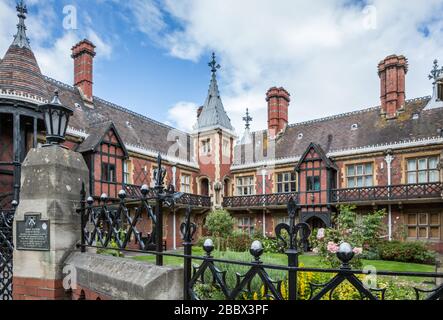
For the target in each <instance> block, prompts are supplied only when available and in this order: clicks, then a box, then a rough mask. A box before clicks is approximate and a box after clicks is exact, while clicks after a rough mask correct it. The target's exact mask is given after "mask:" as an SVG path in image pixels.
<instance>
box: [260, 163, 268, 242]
mask: <svg viewBox="0 0 443 320" xmlns="http://www.w3.org/2000/svg"><path fill="white" fill-rule="evenodd" d="M266 174H267V172H266V169H263V170H262V171H261V177H262V194H263V195H265V194H266ZM262 219H263V223H262V225H263V237H266V204H265V203H264V204H263V217H262Z"/></svg>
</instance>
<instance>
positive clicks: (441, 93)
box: [437, 82, 443, 101]
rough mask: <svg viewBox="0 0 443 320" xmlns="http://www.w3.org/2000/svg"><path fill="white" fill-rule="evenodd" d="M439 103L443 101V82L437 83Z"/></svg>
mask: <svg viewBox="0 0 443 320" xmlns="http://www.w3.org/2000/svg"><path fill="white" fill-rule="evenodd" d="M437 101H443V82H440V83H437Z"/></svg>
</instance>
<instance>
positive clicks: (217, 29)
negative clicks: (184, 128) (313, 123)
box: [138, 0, 443, 129]
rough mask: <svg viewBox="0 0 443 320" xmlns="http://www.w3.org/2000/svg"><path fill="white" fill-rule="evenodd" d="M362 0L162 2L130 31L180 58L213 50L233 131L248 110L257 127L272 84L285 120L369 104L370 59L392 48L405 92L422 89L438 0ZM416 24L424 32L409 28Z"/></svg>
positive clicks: (438, 40)
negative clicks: (288, 97) (403, 69)
mask: <svg viewBox="0 0 443 320" xmlns="http://www.w3.org/2000/svg"><path fill="white" fill-rule="evenodd" d="M366 2H367V3H369V4H370V5H373V7H371V8H375V10H376V11H374V10H369V11H364V10H363V6H362V5H361V4H360V5H357V4H354V5H352V3H351V1H348V0H335V1H331V0H319V1H309V2H308V1H303V0H280V1H278V2H276V1H272V0H243V1H237V0H223V1H222V0H219V1H207V0H182V1H173V0H164V2H163V6H162V7H161V9H160V6H157V10H153V9H152V8H149V10H148V11H147V13H148V14H147V16H154V17H155V19H154V20H152V21H153V23H152V25H149V26H147V25H146V24H147V23H149V20H148V19H147V20H144V22H143V23H144V25H143V26H140V29H141V30H142V27H143V28H144V30H148V32H146V33H147V34H148V35H149V36H150V37H151V38H155V39H156V41H158V42H159V44H161V45H162V46H164V47H165V48H166V49H167V50H168V51H169V53H170V54H171V55H173V56H176V57H178V58H181V59H188V60H193V61H198V60H200V59H201V58H204V59H205V61H206V59H207V58H208V57H206V55H208V54H209V51H210V50H215V51H216V52H217V54H218V56H219V57H221V64H222V66H223V69H222V70H221V72H219V75H220V77H221V79H220V89H221V93H222V97H223V100H224V102H225V107H226V109H227V110H228V112H229V116H230V117H231V119H232V121H233V124H234V126H235V127H236V128H240V129H241V128H243V124H242V123H241V119H242V116H243V114H244V110H245V108H246V107H249V109H250V110H251V112H252V116H253V117H254V122H253V128H254V129H261V128H264V127H266V115H267V113H266V102H265V99H264V98H265V93H266V91H267V89H269V87H271V86H274V85H276V86H283V87H285V88H286V89H287V90H288V91H289V92H290V93H291V94H292V103H291V106H290V114H289V117H290V122H299V121H303V120H308V119H313V118H318V117H322V116H326V115H331V114H337V113H342V112H346V111H352V110H357V109H361V108H365V107H370V106H373V105H378V104H379V79H378V76H377V63H378V62H379V61H380V60H381V59H383V58H384V57H385V56H387V55H389V54H393V53H396V54H404V55H406V56H407V57H408V58H409V62H410V69H409V70H410V71H409V74H408V76H407V96H408V98H414V97H418V96H423V95H427V94H430V93H431V84H430V82H429V81H428V80H427V74H428V72H429V70H430V69H431V67H432V61H433V59H434V58H436V57H440V59H442V62H443V15H442V11H443V1H442V0H429V1H426V4H424V3H423V1H421V0H410V1H402V0H390V1H385V0H373V1H366ZM150 3H151V5H153V4H155V2H150ZM354 3H357V2H354ZM358 3H361V2H358ZM153 12H154V13H155V14H153ZM368 12H376V14H377V15H376V20H370V21H371V22H372V21H376V28H375V29H371V28H367V22H368ZM138 14H140V12H138ZM166 17H167V18H168V20H166ZM369 18H370V17H369ZM171 20H173V21H174V24H172V25H169V26H168V27H166V26H165V23H166V22H165V21H171ZM423 25H426V26H427V28H428V30H429V32H430V35H429V37H425V36H424V35H423V33H421V32H419V31H418V30H419V28H420V26H423ZM153 34H154V35H153ZM199 103H201V102H199Z"/></svg>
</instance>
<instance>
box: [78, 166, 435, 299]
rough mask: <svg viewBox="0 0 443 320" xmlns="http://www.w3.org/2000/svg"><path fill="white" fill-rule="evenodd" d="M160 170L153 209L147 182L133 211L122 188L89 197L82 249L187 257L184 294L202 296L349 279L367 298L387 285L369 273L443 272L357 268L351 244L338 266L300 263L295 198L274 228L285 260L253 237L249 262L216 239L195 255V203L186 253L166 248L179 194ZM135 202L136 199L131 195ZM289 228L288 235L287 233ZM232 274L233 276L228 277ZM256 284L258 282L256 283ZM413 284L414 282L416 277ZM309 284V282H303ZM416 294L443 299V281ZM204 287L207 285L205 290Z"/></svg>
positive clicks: (285, 295) (159, 260)
mask: <svg viewBox="0 0 443 320" xmlns="http://www.w3.org/2000/svg"><path fill="white" fill-rule="evenodd" d="M158 162H159V163H158V164H159V165H158V168H160V169H159V171H158V172H156V181H157V184H156V187H155V188H154V190H153V192H154V194H155V199H156V205H155V208H153V207H151V205H150V204H149V203H148V202H147V201H146V198H147V194H148V193H149V191H148V189H147V187H143V188H142V189H141V190H140V194H141V198H140V199H139V203H138V205H136V207H135V209H133V210H134V211H133V212H132V213H131V212H130V210H129V209H128V207H127V206H126V193H125V192H124V191H121V192H120V193H119V197H120V204H119V205H117V206H108V205H107V204H106V198H105V197H103V198H102V203H101V204H100V205H98V206H94V204H93V200H92V199H91V198H90V199H85V200H84V201H82V206H81V208H80V209H79V210H78V211H79V212H80V214H81V217H82V219H81V220H82V229H81V230H82V235H81V243H80V244H79V246H80V248H81V249H82V251H83V252H84V251H85V249H86V248H87V247H93V248H107V249H112V250H119V251H128V252H138V253H143V254H148V255H154V256H156V264H157V265H163V257H178V258H181V259H183V266H184V283H183V288H184V291H183V297H184V299H202V298H205V297H207V296H205V294H202V287H204V286H205V285H207V286H209V287H210V288H212V289H211V290H214V291H215V292H216V293H217V297H218V298H220V299H231V300H232V299H249V298H254V297H257V296H259V297H260V298H261V299H273V300H284V299H288V300H297V299H301V298H303V299H311V300H320V299H333V298H334V292H335V291H336V290H338V288H339V287H340V286H341V285H342V284H344V283H347V285H348V286H350V287H351V290H354V291H355V293H356V294H357V295H358V298H361V299H368V300H383V299H386V294H387V292H389V290H390V288H389V287H383V288H382V287H378V286H377V285H374V282H373V281H369V282H368V281H366V279H365V277H373V276H375V275H376V276H383V277H391V278H393V279H398V277H406V278H408V277H421V278H426V279H430V280H435V279H443V273H426V272H391V271H377V272H376V274H374V272H373V271H365V270H353V269H352V268H351V266H350V262H351V261H352V259H353V257H354V252H353V249H352V247H351V246H350V245H349V244H348V243H342V244H341V245H340V249H339V250H338V252H337V257H338V259H339V260H340V262H341V265H340V267H339V268H337V269H321V268H306V267H302V266H300V265H299V255H300V254H301V253H302V251H303V248H305V247H306V246H307V245H306V242H307V239H308V237H309V235H310V233H311V230H310V228H309V226H308V225H307V224H305V223H300V224H295V217H296V215H297V213H298V211H299V210H300V207H299V206H297V204H296V202H295V201H294V200H293V199H292V200H290V201H289V203H288V213H289V218H290V219H289V223H288V224H286V223H282V224H279V225H278V226H277V227H276V230H275V232H276V236H277V238H278V239H279V240H280V241H281V242H282V243H283V244H284V245H285V247H286V255H287V264H286V265H275V264H268V263H265V262H264V261H263V260H262V257H263V253H264V249H263V245H262V243H261V242H260V241H254V242H253V243H252V245H251V248H250V255H251V257H250V258H251V262H245V261H236V260H229V259H220V258H216V257H214V256H213V252H214V244H213V242H212V240H210V239H207V240H206V241H205V243H204V245H203V249H204V252H205V255H204V256H198V255H193V237H194V235H195V233H196V230H197V226H196V224H195V223H193V222H192V221H191V212H192V211H191V208H188V210H187V214H186V218H185V221H184V222H183V223H182V224H181V226H180V231H181V233H182V238H183V248H184V252H183V254H181V253H176V252H164V251H163V247H162V243H161V240H162V238H163V237H162V235H163V229H162V226H161V223H159V222H160V221H161V220H162V210H161V208H162V206H163V204H166V205H168V206H174V203H175V202H176V201H177V199H179V198H180V196H181V194H179V193H175V192H174V191H173V190H172V189H171V188H169V189H168V190H165V189H164V188H163V180H162V179H163V178H164V175H162V174H159V173H161V172H162V167H161V158H159V161H158ZM131 204H132V205H133V200H131ZM143 219H150V220H151V221H152V232H150V233H148V236H147V237H146V238H145V240H144V238H143V236H142V233H141V231H140V225H139V224H140V223H141V221H142V220H143ZM285 232H286V233H287V235H286V236H285V235H284V234H285ZM222 266H225V267H230V269H232V267H234V271H230V272H231V273H232V272H233V273H235V274H234V275H233V274H228V270H226V269H225V270H223V268H222ZM275 272H278V276H279V278H278V279H277V278H276V279H273V277H271V274H274V273H275ZM306 273H311V274H322V275H329V276H326V277H322V279H325V280H324V281H323V282H320V281H314V280H312V279H311V280H309V279H308V280H306V279H305V281H307V285H308V286H309V290H308V291H309V295H308V296H307V297H306V296H303V297H301V294H300V286H299V285H298V282H299V281H300V280H299V279H300V275H303V274H306ZM228 276H229V277H230V278H231V279H232V276H234V277H235V281H228ZM257 283H258V285H257ZM412 283H413V282H412ZM305 285H306V283H305ZM410 289H411V290H412V291H413V292H414V294H415V298H416V299H427V300H441V299H443V285H439V286H436V285H435V286H434V287H427V288H422V287H419V286H418V285H417V286H415V285H414V284H412V285H411V287H410ZM203 291H204V290H203Z"/></svg>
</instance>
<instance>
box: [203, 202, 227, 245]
mask: <svg viewBox="0 0 443 320" xmlns="http://www.w3.org/2000/svg"><path fill="white" fill-rule="evenodd" d="M205 227H206V228H207V229H208V232H209V233H210V235H212V236H214V237H215V238H216V240H217V249H218V250H220V242H221V238H222V237H224V238H226V237H228V236H229V235H231V234H232V230H233V228H234V218H232V217H231V215H230V214H229V212H227V211H225V210H216V211H212V212H211V213H209V214H208V216H207V218H206V224H205Z"/></svg>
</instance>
